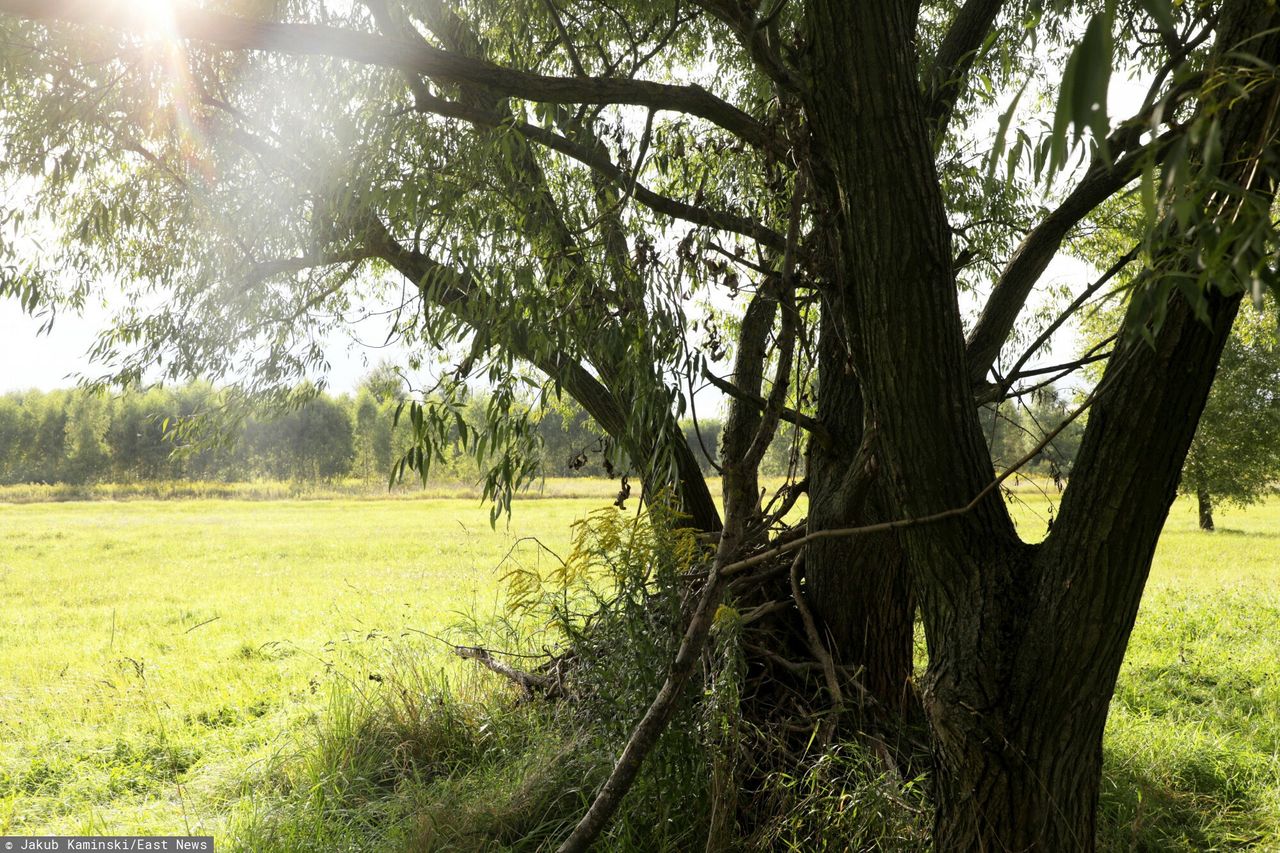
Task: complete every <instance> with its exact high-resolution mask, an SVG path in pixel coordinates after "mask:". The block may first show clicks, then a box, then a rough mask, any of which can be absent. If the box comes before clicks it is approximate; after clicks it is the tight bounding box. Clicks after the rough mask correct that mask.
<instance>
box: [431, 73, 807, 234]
mask: <svg viewBox="0 0 1280 853" xmlns="http://www.w3.org/2000/svg"><path fill="white" fill-rule="evenodd" d="M414 101H415V105H416V107H415V108H416V109H417V110H418V111H419V112H424V113H433V114H435V115H439V116H444V117H446V118H456V119H460V120H462V121H466V122H469V123H470V124H473V125H475V126H477V127H485V128H490V129H500V128H511V129H513V130H515V131H517V132H519V133H520V134H521V135H522V136H524V137H525V138H526V139H528V140H529V141H530V142H536V143H538V144H539V145H542V146H544V147H546V148H549V149H550V150H552V151H555V152H557V153H559V154H563V155H565V156H566V157H569V158H571V159H573V160H577V161H578V162H579V163H582V164H583V165H585V166H588V167H590V168H591V169H593V170H594V171H596V172H598V173H600V174H601V175H603V176H605V177H606V178H608V179H609V180H611V181H613V182H615V183H617V184H618V185H619V186H621V187H623V188H632V187H633V186H634V189H633V191H632V196H633V197H634V198H635V200H636V201H638V202H640V203H641V204H643V205H644V206H645V207H647V208H649V209H650V210H652V211H654V212H655V213H661V214H665V215H667V216H670V217H672V218H674V219H681V220H684V221H685V222H689V223H692V224H694V225H702V226H706V227H708V228H714V229H716V230H718V231H727V232H730V233H734V234H741V235H742V236H744V237H750V238H751V239H753V240H755V241H757V242H759V243H761V244H763V245H765V246H769V247H771V248H776V249H782V248H783V247H784V246H785V245H786V239H785V238H784V237H783V236H782V235H781V234H779V233H778V232H777V231H774V230H773V229H772V228H768V227H766V226H764V225H761V224H760V223H758V222H756V221H754V220H751V219H748V218H746V217H743V216H739V215H737V214H734V213H726V212H723V211H718V210H710V209H708V208H705V207H701V206H699V205H694V204H689V203H688V202H683V201H680V200H678V199H674V198H671V197H669V196H664V195H662V194H660V193H656V192H654V191H653V190H651V189H649V188H648V187H646V186H645V185H644V184H641V183H639V181H638V180H636V179H635V178H634V177H633V176H631V175H628V174H627V172H626V170H624V169H623V168H622V167H621V166H619V165H618V164H617V163H614V162H613V160H611V159H610V158H609V157H608V156H607V155H605V154H603V153H601V152H599V151H595V150H592V149H591V148H588V147H587V146H585V145H582V144H580V143H577V142H574V141H573V140H571V139H569V138H567V137H565V136H561V135H560V134H558V133H556V132H554V131H552V130H548V129H547V128H545V127H539V126H538V125H535V124H530V123H528V122H524V121H519V120H516V119H513V118H511V117H504V116H502V115H499V114H497V113H493V112H490V111H488V110H486V109H484V108H482V107H473V106H469V105H467V104H462V103H458V102H457V101H450V100H447V99H445V98H440V97H437V96H435V95H431V94H429V93H427V94H425V96H415V98H414ZM633 182H634V183H633Z"/></svg>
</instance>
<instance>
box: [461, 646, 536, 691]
mask: <svg viewBox="0 0 1280 853" xmlns="http://www.w3.org/2000/svg"><path fill="white" fill-rule="evenodd" d="M453 653H454V654H455V655H457V656H458V657H460V658H466V659H467V660H473V661H476V662H477V663H479V664H480V665H481V666H483V667H485V668H486V669H489V670H491V671H493V672H496V673H498V675H501V676H503V677H504V678H507V679H510V680H511V681H512V682H514V683H515V684H517V685H518V686H519V687H520V690H521V691H522V692H523V694H524V698H525V699H532V698H533V688H535V687H537V688H538V689H539V690H542V691H543V692H547V690H548V689H549V688H550V687H551V686H552V681H551V679H550V678H549V677H547V676H545V675H538V674H537V673H533V672H525V671H524V670H522V669H516V668H515V667H514V666H512V665H511V664H509V663H503V662H502V661H500V660H497V659H496V658H494V656H493V654H492V653H490V651H489V650H488V649H485V648H481V647H480V646H454V647H453Z"/></svg>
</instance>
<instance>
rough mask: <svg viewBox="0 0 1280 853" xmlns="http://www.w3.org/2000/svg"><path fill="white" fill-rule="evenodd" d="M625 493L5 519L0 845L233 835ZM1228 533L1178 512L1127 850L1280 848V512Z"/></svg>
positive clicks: (83, 508)
mask: <svg viewBox="0 0 1280 853" xmlns="http://www.w3.org/2000/svg"><path fill="white" fill-rule="evenodd" d="M1029 501H1030V506H1029V507H1026V508H1023V509H1022V510H1020V511H1021V512H1022V513H1023V514H1024V516H1025V521H1026V524H1027V526H1028V528H1029V530H1028V532H1031V529H1032V528H1035V527H1036V526H1038V525H1041V524H1042V522H1040V521H1039V520H1038V519H1037V518H1036V515H1037V514H1039V513H1041V512H1042V511H1043V509H1044V506H1043V501H1042V500H1038V499H1029ZM607 504H608V499H607V498H575V499H543V500H536V501H521V502H519V503H518V504H517V507H516V512H515V517H514V519H513V521H512V523H511V526H510V529H507V528H505V527H504V526H503V525H502V524H500V525H499V529H498V530H496V531H494V530H491V529H490V527H489V524H488V512H487V509H486V508H485V507H483V506H480V505H479V504H478V503H477V502H476V501H474V500H445V499H418V500H354V499H352V500H340V499H337V500H308V501H237V500H175V501H149V500H136V501H130V502H69V503H31V504H24V505H0V834H6V833H8V834H12V833H19V832H21V833H46V832H47V833H53V832H58V833H72V832H90V831H92V832H111V833H134V832H136V833H148V832H151V833H173V832H187V831H190V832H201V833H212V834H215V835H219V834H222V833H226V832H230V831H232V828H233V827H234V825H235V824H236V823H237V821H238V820H240V819H241V818H243V817H244V815H245V814H247V813H250V812H252V811H253V810H254V809H256V808H260V807H261V806H262V803H263V802H264V801H265V800H266V799H267V798H268V797H269V796H270V793H271V786H272V785H275V784H278V782H279V777H280V771H279V768H281V767H283V766H287V765H288V764H289V762H291V761H298V760H301V759H300V756H302V755H303V754H304V753H305V751H306V750H307V749H309V748H311V746H312V745H313V744H314V743H315V739H316V736H317V733H318V732H321V731H322V730H323V727H324V724H325V717H326V715H327V714H332V707H333V705H332V703H333V697H334V696H335V695H341V694H343V693H346V694H352V693H356V694H359V693H366V692H377V691H379V690H384V689H389V686H388V685H384V684H383V683H382V682H381V681H380V680H379V679H380V678H381V677H382V673H383V672H386V671H389V670H390V669H394V668H395V667H396V666H397V663H396V661H397V660H401V659H403V658H404V657H405V656H416V657H419V658H422V657H428V658H429V659H431V660H433V661H434V660H438V661H439V664H438V665H439V667H441V668H442V669H445V670H446V671H447V672H449V673H456V676H455V677H460V678H468V677H471V678H474V677H477V676H475V674H474V673H471V672H470V671H469V670H467V671H465V672H464V671H462V670H459V669H458V667H459V666H460V663H458V662H455V661H454V660H453V659H452V658H449V657H448V656H447V655H446V654H445V653H444V647H443V646H441V645H440V644H439V643H438V642H437V641H435V640H433V639H431V638H429V637H428V636H426V634H439V633H442V632H445V631H446V630H447V629H448V628H449V627H450V626H451V625H456V624H459V623H464V622H466V621H467V619H468V618H469V617H470V616H471V615H479V616H480V617H481V618H484V617H486V616H488V615H489V614H492V613H494V612H495V609H496V607H497V604H498V600H499V595H500V583H499V580H498V579H499V576H500V575H501V573H502V568H501V564H502V561H503V558H504V555H507V553H508V552H509V551H511V549H512V547H513V545H515V544H516V543H517V539H518V538H519V537H522V536H536V537H538V538H539V539H540V540H541V541H542V542H543V543H545V544H547V545H548V546H550V547H552V548H563V547H564V546H565V544H566V542H567V539H568V525H569V522H571V521H572V520H573V519H575V518H578V517H582V516H583V515H585V514H586V513H587V512H589V511H591V510H593V509H596V508H599V507H601V506H603V505H607ZM1219 526H1220V528H1221V529H1220V530H1219V532H1217V533H1215V534H1202V533H1200V532H1198V531H1197V530H1195V516H1194V512H1193V511H1192V509H1191V508H1190V506H1189V505H1188V504H1187V503H1185V502H1179V504H1178V505H1177V506H1175V507H1174V510H1173V512H1172V514H1171V517H1170V521H1169V524H1168V526H1167V529H1166V531H1165V535H1164V537H1163V539H1162V541H1161V546H1160V550H1159V553H1158V555H1157V559H1156V566H1155V569H1154V572H1153V575H1152V580H1151V583H1150V585H1149V587H1148V595H1147V598H1146V601H1145V603H1144V606H1143V609H1142V612H1141V614H1140V616H1139V622H1138V627H1137V630H1136V633H1135V637H1134V641H1133V644H1132V647H1131V651H1130V655H1129V659H1128V662H1127V664H1126V667H1125V669H1124V672H1123V674H1122V676H1121V684H1120V686H1119V688H1118V689H1117V693H1116V697H1115V700H1114V703H1113V712H1112V719H1111V724H1110V727H1109V730H1108V739H1107V779H1106V781H1105V783H1104V789H1105V791H1104V806H1103V808H1104V821H1103V823H1104V830H1103V834H1104V841H1105V843H1106V846H1107V847H1109V848H1111V849H1131V848H1132V849H1152V850H1158V849H1170V850H1175V849H1185V850H1209V849H1280V674H1278V673H1280V500H1273V501H1272V502H1271V503H1270V504H1268V505H1266V506H1263V507H1259V508H1254V509H1251V510H1249V511H1234V512H1233V511H1229V510H1227V511H1221V512H1220V513H1219ZM538 555H539V550H538V549H537V548H536V547H530V546H529V545H528V543H526V544H525V545H524V546H521V547H519V548H517V550H516V554H515V555H514V557H512V559H515V558H518V559H523V560H526V561H530V560H538V559H547V558H545V557H539V556H538ZM420 632H426V634H424V633H420Z"/></svg>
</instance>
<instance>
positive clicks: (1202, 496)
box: [1196, 488, 1214, 532]
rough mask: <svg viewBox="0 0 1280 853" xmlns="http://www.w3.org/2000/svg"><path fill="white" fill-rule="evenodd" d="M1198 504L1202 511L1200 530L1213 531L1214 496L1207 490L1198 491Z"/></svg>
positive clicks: (1200, 489)
mask: <svg viewBox="0 0 1280 853" xmlns="http://www.w3.org/2000/svg"><path fill="white" fill-rule="evenodd" d="M1196 504H1197V505H1198V509H1199V510H1200V529H1201V530H1208V531H1210V532H1212V531H1213V529H1214V527H1213V496H1212V495H1210V494H1209V490H1208V489H1205V488H1199V489H1196Z"/></svg>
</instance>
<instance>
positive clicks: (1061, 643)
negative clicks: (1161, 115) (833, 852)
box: [806, 0, 1280, 853]
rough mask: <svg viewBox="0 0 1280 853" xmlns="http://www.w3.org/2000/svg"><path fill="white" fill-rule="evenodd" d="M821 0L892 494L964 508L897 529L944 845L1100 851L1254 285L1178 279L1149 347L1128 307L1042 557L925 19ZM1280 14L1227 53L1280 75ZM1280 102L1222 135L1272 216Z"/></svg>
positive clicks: (825, 78) (887, 4)
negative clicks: (960, 301)
mask: <svg viewBox="0 0 1280 853" xmlns="http://www.w3.org/2000/svg"><path fill="white" fill-rule="evenodd" d="M808 9H809V14H810V18H809V22H810V25H809V28H808V33H807V35H808V37H809V38H810V39H811V40H812V49H811V53H810V56H811V68H810V73H811V74H812V79H813V88H812V91H811V93H810V94H809V100H808V102H807V104H806V111H807V114H808V116H809V118H810V122H811V127H812V129H813V140H814V142H813V145H814V149H815V152H816V154H815V161H816V166H815V168H819V169H828V170H829V171H830V174H829V175H822V176H819V177H818V178H817V179H816V180H815V182H814V183H815V187H818V188H819V190H820V192H825V197H824V198H823V199H822V202H823V204H822V207H823V208H824V209H825V211H827V212H828V215H829V216H830V217H831V219H832V224H833V227H834V228H835V229H836V233H837V234H838V235H839V240H838V246H837V251H838V258H839V264H840V267H841V269H842V271H843V282H842V284H843V292H844V293H845V294H846V297H845V300H844V302H845V310H844V312H843V314H844V316H845V318H846V319H847V322H848V325H849V327H850V328H852V329H853V330H854V331H855V332H856V334H852V335H850V340H851V342H852V348H851V349H852V355H853V359H852V362H853V366H854V369H855V370H856V372H857V374H858V377H859V380H860V382H859V387H860V390H861V392H862V394H863V395H864V398H865V406H866V410H867V412H868V415H867V421H868V429H874V430H875V432H876V436H875V437H876V446H877V448H878V453H877V460H878V461H879V463H880V465H881V472H880V475H879V481H880V482H882V483H883V484H884V487H885V488H884V492H885V495H886V497H887V502H888V508H889V511H890V512H891V513H892V514H893V515H894V516H895V517H899V518H917V519H918V518H924V517H929V516H935V515H939V514H944V513H952V512H955V511H956V510H959V509H960V508H962V507H963V508H965V509H964V510H963V512H961V513H959V514H957V515H947V516H946V517H945V518H941V519H939V520H936V521H934V522H932V523H929V524H919V525H913V526H906V527H904V528H902V529H901V530H900V531H899V541H900V542H901V543H902V545H903V549H904V553H905V554H906V557H907V560H908V561H909V564H910V567H911V578H912V583H913V588H914V589H915V591H916V593H917V595H918V596H919V600H920V606H921V612H922V614H923V617H924V623H925V631H926V637H927V640H928V644H929V659H930V660H929V671H928V673H927V674H926V677H925V679H924V683H923V693H924V696H923V699H924V706H925V710H926V713H927V715H928V718H929V721H930V727H931V731H932V737H933V744H934V753H935V759H936V770H935V776H934V792H935V801H936V804H937V814H936V819H935V830H934V831H935V838H934V842H935V847H936V849H938V850H940V851H993V850H1018V851H1063V850H1068V851H1074V850H1082V851H1086V853H1087V851H1092V850H1093V849H1094V847H1095V843H1096V842H1095V837H1094V835H1095V820H1096V818H1095V808H1096V802H1097V791H1098V785H1099V773H1100V769H1101V744H1102V740H1101V739H1102V733H1103V728H1104V726H1105V721H1106V712H1107V708H1108V704H1109V701H1110V698H1111V694H1112V692H1113V690H1114V686H1115V681H1116V677H1117V675H1118V673H1119V670H1120V664H1121V662H1122V660H1123V657H1124V652H1125V647H1126V645H1127V643H1128V639H1129V634H1130V632H1131V630H1132V627H1133V623H1134V619H1135V617H1136V614H1137V610H1138V604H1139V602H1140V600H1141V597H1142V590H1143V587H1144V585H1145V583H1146V578H1147V573H1148V571H1149V569H1150V565H1151V559H1152V556H1153V554H1154V551H1155V546H1156V542H1157V540H1158V538H1159V534H1160V529H1161V527H1162V526H1163V524H1164V521H1165V518H1166V516H1167V513H1168V509H1169V507H1170V505H1171V504H1172V501H1173V498H1174V496H1175V494H1176V491H1177V484H1178V476H1179V473H1180V469H1181V467H1182V463H1183V460H1184V459H1185V458H1186V453H1187V449H1188V447H1189V445H1190V442H1191V438H1192V435H1193V433H1194V431H1195V426H1196V421H1197V420H1198V418H1199V414H1200V411H1201V410H1202V409H1203V406H1204V402H1205V399H1206V397H1207V395H1208V390H1209V385H1210V384H1211V382H1212V378H1213V373H1214V369H1215V366H1216V364H1217V361H1218V358H1219V355H1220V353H1221V349H1222V345H1223V343H1224V342H1225V340H1226V336H1227V334H1228V332H1229V330H1230V326H1231V321H1232V319H1233V318H1234V315H1235V310H1236V306H1237V305H1238V301H1239V295H1238V294H1233V295H1223V294H1222V293H1220V292H1217V291H1216V290H1210V291H1209V292H1208V293H1207V294H1206V297H1205V298H1206V302H1207V306H1197V307H1195V308H1193V307H1191V306H1189V305H1188V304H1187V303H1186V301H1185V300H1184V299H1183V298H1182V297H1181V296H1180V295H1178V291H1177V288H1174V289H1173V292H1174V295H1173V296H1172V297H1171V298H1170V299H1169V303H1168V311H1167V313H1166V314H1165V316H1164V319H1163V323H1162V325H1161V326H1160V327H1159V329H1158V330H1155V331H1154V333H1153V334H1152V341H1151V343H1148V342H1147V341H1146V340H1143V339H1142V337H1141V335H1140V334H1139V330H1138V329H1137V328H1135V327H1134V324H1135V323H1143V324H1145V319H1144V318H1142V317H1141V316H1137V312H1131V314H1130V317H1129V318H1128V320H1127V322H1126V328H1125V329H1124V332H1123V334H1122V337H1121V343H1120V344H1118V345H1117V348H1116V353H1115V354H1114V355H1113V356H1112V357H1111V358H1110V360H1109V362H1108V370H1107V374H1106V378H1105V379H1104V380H1103V383H1104V385H1105V390H1104V391H1102V392H1100V396H1099V398H1098V400H1097V402H1096V403H1095V404H1094V406H1093V408H1092V410H1091V413H1090V417H1089V424H1088V428H1087V430H1086V433H1085V437H1084V441H1083V443H1082V446H1081V449H1080V453H1079V457H1078V460H1077V463H1076V466H1075V470H1074V472H1073V476H1072V480H1071V483H1070V484H1069V485H1068V487H1067V491H1066V493H1065V494H1064V496H1063V501H1062V505H1061V509H1060V512H1059V514H1058V519H1057V523H1056V524H1055V525H1054V529H1053V531H1052V533H1051V534H1050V536H1049V538H1048V539H1046V540H1045V542H1044V543H1042V544H1040V545H1027V544H1024V543H1023V542H1022V541H1021V540H1020V539H1019V538H1018V536H1017V533H1016V531H1015V530H1014V528H1013V525H1012V522H1011V519H1010V518H1009V517H1008V513H1007V510H1006V508H1005V507H1004V505H1003V503H1002V501H1001V500H1000V498H999V496H998V495H997V494H995V493H994V492H993V491H991V490H989V489H987V485H988V484H989V483H990V482H991V480H992V478H993V472H992V468H991V464H990V457H989V455H988V454H987V452H986V448H985V445H984V444H983V441H982V436H981V430H980V427H979V425H978V421H977V416H976V411H975V407H974V401H973V396H972V389H971V384H970V382H969V381H968V371H967V366H966V363H965V356H964V353H963V341H962V334H961V324H960V319H959V311H958V306H957V305H956V301H955V286H954V285H955V282H954V274H953V272H952V269H951V247H950V240H949V234H948V229H947V222H946V215H945V211H944V209H943V204H942V199H941V196H940V192H939V189H938V182H937V175H936V172H935V168H934V163H933V160H932V156H931V153H930V149H929V146H928V141H927V133H926V130H925V123H924V120H923V118H922V113H923V105H922V104H921V102H920V93H919V90H918V87H917V85H916V77H915V74H914V70H915V67H916V66H915V55H914V49H915V42H914V38H915V33H916V24H917V21H916V17H915V15H916V11H915V7H914V6H912V5H911V4H902V3H898V2H894V0H865V2H860V3H849V4H846V3H838V2H836V1H835V0H812V2H811V3H810V4H809V6H808ZM1274 18H1275V13H1274V7H1269V6H1267V5H1266V4H1263V3H1260V2H1257V0H1237V2H1231V3H1228V4H1226V5H1225V6H1224V8H1223V10H1222V15H1221V19H1220V20H1221V22H1222V23H1221V25H1222V29H1221V31H1220V32H1219V38H1218V39H1217V43H1218V44H1220V45H1222V46H1223V48H1222V49H1223V50H1231V49H1234V48H1235V47H1236V46H1237V45H1239V44H1240V43H1241V42H1242V41H1244V38H1245V37H1246V36H1250V35H1253V36H1256V37H1255V38H1251V39H1250V40H1249V41H1248V47H1247V49H1248V50H1249V52H1251V53H1255V54H1256V55H1257V56H1259V57H1260V58H1261V59H1262V61H1263V62H1266V63H1269V64H1275V63H1276V62H1277V60H1280V50H1278V48H1280V37H1278V36H1277V34H1276V31H1275V29H1274V25H1275V24H1274ZM1258 34H1263V35H1258ZM1274 88H1275V87H1274V86H1273V85H1265V86H1264V85H1259V86H1257V87H1256V88H1255V89H1253V90H1251V91H1250V97H1249V103H1247V104H1241V103H1240V102H1239V101H1236V102H1233V103H1232V104H1231V107H1230V109H1229V110H1228V111H1227V112H1226V116H1227V118H1226V120H1225V121H1224V129H1223V133H1222V140H1223V150H1224V155H1223V157H1222V162H1223V163H1226V164H1230V166H1229V167H1228V168H1224V169H1223V172H1224V173H1228V172H1229V173H1230V174H1224V175H1223V176H1222V177H1223V179H1224V180H1225V181H1228V182H1231V181H1234V182H1236V183H1238V184H1240V185H1241V186H1244V187H1248V188H1249V191H1255V192H1266V193H1268V197H1267V201H1268V202H1270V200H1271V199H1272V198H1273V196H1274V185H1273V184H1271V183H1270V181H1271V180H1272V178H1273V177H1274V175H1273V174H1272V172H1271V167H1270V165H1269V164H1266V163H1264V162H1262V161H1261V160H1260V156H1259V153H1260V150H1261V151H1265V148H1264V147H1263V143H1265V142H1266V141H1268V140H1270V139H1272V138H1273V129H1272V128H1270V127H1267V126H1265V124H1266V123H1267V122H1270V121H1271V118H1270V117H1271V116H1274V110H1268V109H1266V104H1267V103H1268V102H1269V101H1270V100H1271V98H1272V97H1273V96H1274ZM1216 106H1218V105H1212V104H1211V105H1210V106H1209V108H1210V109H1214V108H1215V107H1216ZM1259 140H1261V142H1260V141H1259ZM1215 203H1216V202H1215ZM1224 206H1225V203H1224ZM1184 262H1189V261H1186V260H1185V259H1182V258H1181V257H1179V256H1177V255H1172V256H1171V257H1170V258H1169V259H1168V263H1169V264H1170V265H1171V264H1179V263H1184ZM1202 309H1203V310H1202ZM1198 315H1199V316H1198ZM1201 318H1204V320H1207V322H1205V321H1202V319H1201Z"/></svg>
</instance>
